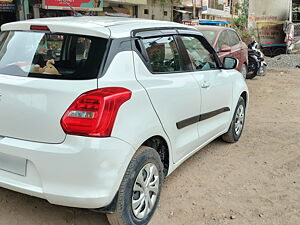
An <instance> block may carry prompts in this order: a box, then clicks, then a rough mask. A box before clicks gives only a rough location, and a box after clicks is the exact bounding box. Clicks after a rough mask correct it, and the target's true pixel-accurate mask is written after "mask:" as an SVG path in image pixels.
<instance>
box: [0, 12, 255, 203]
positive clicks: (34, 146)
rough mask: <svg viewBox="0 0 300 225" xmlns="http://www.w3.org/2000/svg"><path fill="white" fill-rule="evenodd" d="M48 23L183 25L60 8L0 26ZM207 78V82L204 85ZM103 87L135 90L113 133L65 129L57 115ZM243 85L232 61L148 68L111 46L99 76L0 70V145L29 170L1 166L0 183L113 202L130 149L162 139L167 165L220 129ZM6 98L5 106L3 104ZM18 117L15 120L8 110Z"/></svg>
mask: <svg viewBox="0 0 300 225" xmlns="http://www.w3.org/2000/svg"><path fill="white" fill-rule="evenodd" d="M30 25H41V26H48V27H49V28H50V30H51V31H52V32H58V33H59V32H63V33H70V34H82V35H90V36H96V37H102V38H107V39H109V38H112V39H116V38H129V37H130V35H131V33H132V30H135V29H142V28H147V29H148V28H155V27H161V28H164V27H165V28H170V27H177V28H187V29H191V28H190V27H187V26H185V25H182V24H176V23H171V22H165V21H151V20H140V19H126V18H112V17H99V18H98V17H80V18H74V17H66V18H59V19H57V18H49V19H37V20H28V21H22V22H16V23H9V24H5V25H3V26H2V27H1V29H2V31H7V30H25V31H28V30H30ZM204 82H206V83H209V84H210V86H209V87H208V88H201V86H202V84H203V83H204ZM103 87H123V88H127V89H129V90H130V91H131V92H132V96H131V98H130V99H129V100H128V101H127V102H125V103H124V104H122V105H121V107H120V109H119V111H118V114H117V117H116V120H115V123H114V126H113V130H112V133H111V136H110V137H105V138H92V137H82V136H75V135H67V134H65V132H64V131H63V129H62V127H61V125H60V120H61V118H62V116H63V114H64V113H65V111H66V110H67V109H68V107H69V106H70V105H71V104H72V102H73V101H74V100H75V99H76V98H77V97H78V96H79V95H81V94H82V93H84V92H87V91H90V90H94V89H97V88H103ZM244 92H246V93H247V107H248V102H249V97H248V88H247V85H246V83H245V81H244V79H243V77H242V75H241V74H240V73H238V72H236V71H234V70H226V71H221V70H216V71H201V72H183V73H178V74H176V73H173V74H153V73H151V72H150V71H149V69H148V68H147V67H146V65H145V63H144V62H143V60H142V59H141V57H140V55H138V54H137V53H136V52H135V51H132V50H131V49H130V50H128V49H127V50H126V51H121V52H119V53H117V54H116V55H115V56H114V57H113V59H111V61H109V66H108V68H107V70H106V71H105V73H104V74H102V76H100V77H98V79H97V78H95V79H90V80H58V79H41V78H28V77H17V76H8V75H1V74H0V95H2V96H1V101H0V123H1V127H0V153H3V154H8V155H10V156H12V157H19V158H22V159H26V160H27V170H26V175H25V176H21V175H17V174H14V173H11V172H8V171H4V170H1V169H0V186H1V187H5V188H8V189H11V190H15V191H18V192H22V193H25V194H29V195H33V196H36V197H40V198H44V199H46V200H48V201H49V202H50V203H53V204H58V205H64V206H72V207H82V208H99V207H105V206H107V205H108V204H110V203H111V202H112V200H113V198H114V196H115V195H116V193H117V191H118V189H119V186H120V183H121V181H122V178H123V176H124V174H125V171H126V168H127V167H128V165H129V162H130V160H131V159H132V157H133V155H134V154H135V152H136V150H137V149H138V148H139V147H140V146H141V145H143V143H144V142H145V141H146V140H147V139H149V138H151V137H154V136H159V137H161V138H162V139H163V140H165V142H166V143H167V145H168V153H169V168H168V174H170V173H171V172H172V171H174V170H175V169H176V168H177V167H178V166H179V165H180V164H181V163H182V162H184V161H185V160H186V159H187V158H188V157H190V156H191V155H193V154H194V153H195V152H197V151H198V150H199V149H200V148H202V147H203V146H204V145H206V144H208V143H209V142H211V141H212V140H214V139H215V138H217V137H218V136H220V135H222V134H224V133H225V132H227V130H228V128H229V126H230V123H231V119H232V117H233V113H234V110H235V107H236V104H237V102H238V99H239V97H240V96H241V94H242V93H244ZM3 107H4V108H5V110H2V109H3ZM224 107H229V108H230V111H228V112H224V113H222V114H219V115H217V116H215V117H212V118H210V119H207V120H204V121H200V122H196V123H193V124H190V125H188V126H185V127H183V128H181V129H178V127H177V126H176V124H177V123H178V122H180V121H183V120H185V119H188V118H191V117H194V116H198V115H200V114H205V113H208V112H211V111H214V110H217V109H219V108H224ZM12 118H15V120H12Z"/></svg>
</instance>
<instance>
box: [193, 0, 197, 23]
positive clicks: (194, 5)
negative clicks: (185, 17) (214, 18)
mask: <svg viewBox="0 0 300 225" xmlns="http://www.w3.org/2000/svg"><path fill="white" fill-rule="evenodd" d="M192 2H193V19H196V0H192Z"/></svg>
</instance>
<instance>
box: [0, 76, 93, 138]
mask: <svg viewBox="0 0 300 225" xmlns="http://www.w3.org/2000/svg"><path fill="white" fill-rule="evenodd" d="M96 88H97V79H92V80H85V81H82V80H81V81H78V80H55V79H40V78H28V77H19V76H10V75H1V74H0V94H1V102H0V108H1V110H0V124H1V126H0V136H3V137H12V138H16V139H22V140H28V141H36V142H45V143H62V142H63V141H64V139H65V137H66V134H65V132H64V131H63V130H62V128H61V126H60V120H61V117H62V115H63V114H64V113H65V111H66V110H67V108H68V107H69V106H70V105H71V104H72V102H73V101H74V100H75V99H76V98H77V97H78V96H79V95H80V94H81V93H84V92H86V91H89V90H93V89H96ZM3 109H5V110H3Z"/></svg>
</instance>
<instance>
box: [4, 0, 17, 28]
mask: <svg viewBox="0 0 300 225" xmlns="http://www.w3.org/2000/svg"><path fill="white" fill-rule="evenodd" d="M16 9H17V7H16V1H15V0H0V26H1V24H3V23H8V22H12V21H15V20H17V15H16Z"/></svg>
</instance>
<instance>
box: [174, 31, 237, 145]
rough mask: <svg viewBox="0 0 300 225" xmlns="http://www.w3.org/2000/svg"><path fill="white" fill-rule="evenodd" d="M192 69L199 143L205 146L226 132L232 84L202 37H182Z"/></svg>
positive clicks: (184, 35) (182, 35) (186, 35)
mask: <svg viewBox="0 0 300 225" xmlns="http://www.w3.org/2000/svg"><path fill="white" fill-rule="evenodd" d="M180 39H181V40H182V42H183V45H184V46H185V50H186V51H187V53H188V55H189V58H190V61H191V63H192V66H193V70H194V72H193V76H194V77H195V79H196V80H197V82H198V85H199V87H200V90H201V110H200V112H201V113H200V118H199V123H198V132H199V140H200V142H201V144H204V143H206V142H207V141H209V140H210V139H211V138H214V137H216V135H219V134H221V133H222V132H224V130H225V129H226V126H227V125H228V121H230V110H232V109H231V105H232V81H231V79H230V77H229V74H228V73H227V72H226V71H224V70H222V69H219V61H218V58H217V56H216V54H215V52H214V50H213V49H212V47H211V46H210V45H209V43H208V42H207V41H206V40H205V39H204V38H203V37H201V36H197V35H188V34H181V35H180Z"/></svg>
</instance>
